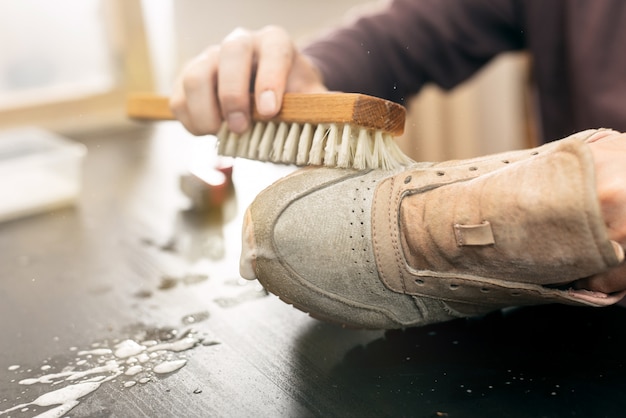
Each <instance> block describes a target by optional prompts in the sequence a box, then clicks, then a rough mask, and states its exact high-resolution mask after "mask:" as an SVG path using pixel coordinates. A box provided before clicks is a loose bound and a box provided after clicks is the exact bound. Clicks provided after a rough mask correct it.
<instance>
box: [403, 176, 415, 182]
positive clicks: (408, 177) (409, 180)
mask: <svg viewBox="0 0 626 418" xmlns="http://www.w3.org/2000/svg"><path fill="white" fill-rule="evenodd" d="M411 180H413V177H411V176H406V177H405V178H404V184H409V183H410V182H411Z"/></svg>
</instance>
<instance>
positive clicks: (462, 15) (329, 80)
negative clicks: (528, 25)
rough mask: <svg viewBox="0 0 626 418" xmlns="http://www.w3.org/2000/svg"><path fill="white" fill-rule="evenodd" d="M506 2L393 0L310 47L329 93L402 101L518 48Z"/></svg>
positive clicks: (454, 82) (512, 10)
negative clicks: (347, 92)
mask: <svg viewBox="0 0 626 418" xmlns="http://www.w3.org/2000/svg"><path fill="white" fill-rule="evenodd" d="M515 4H516V3H515V2H514V1H512V0H498V1H495V2H494V1H487V0H466V1H464V2H458V1H454V0H417V1H416V0H412V1H411V0H395V1H393V2H390V3H389V5H388V6H387V7H386V8H384V9H382V10H381V11H379V12H377V13H375V14H371V15H367V16H363V17H361V18H360V19H358V20H357V21H356V22H354V23H353V24H352V25H350V26H346V27H343V28H339V29H337V30H336V31H334V32H332V33H330V34H329V35H327V36H325V37H324V38H322V39H320V40H318V41H316V42H314V43H312V44H310V45H309V46H307V47H306V48H305V49H304V53H305V54H306V55H307V56H309V58H310V59H311V60H312V61H313V62H314V63H315V64H316V65H317V67H318V68H319V69H320V71H321V73H322V74H323V78H324V83H325V84H326V86H327V87H328V88H329V89H331V90H338V91H350V92H361V93H367V94H371V95H374V96H379V97H384V98H387V99H390V100H393V101H396V102H400V103H402V102H403V101H405V100H406V99H407V98H408V97H410V96H412V95H414V94H415V93H417V92H418V91H419V90H420V88H421V87H422V86H423V85H424V84H426V83H429V82H433V83H436V84H438V85H440V86H441V87H443V88H446V89H449V88H452V87H454V86H456V85H457V84H459V83H461V82H462V81H464V80H465V79H467V78H468V77H469V76H471V75H472V74H473V73H474V72H475V71H477V70H478V69H479V68H480V67H481V66H482V65H483V64H484V63H486V62H487V61H489V60H490V59H491V58H493V57H494V56H495V55H497V54H498V53H500V52H502V51H505V50H512V49H519V48H521V47H522V46H523V39H522V35H521V33H520V31H519V30H518V29H519V25H520V23H519V22H518V20H517V19H518V18H519V17H518V16H519V13H517V12H518V11H517V10H515Z"/></svg>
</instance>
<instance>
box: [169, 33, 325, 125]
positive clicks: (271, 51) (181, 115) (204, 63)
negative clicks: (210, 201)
mask: <svg viewBox="0 0 626 418" xmlns="http://www.w3.org/2000/svg"><path fill="white" fill-rule="evenodd" d="M252 85H254V100H255V105H256V108H257V112H258V113H259V114H260V115H261V116H263V117H265V118H268V119H269V118H271V117H273V116H275V115H276V114H277V113H278V112H279V110H280V108H281V106H282V97H283V94H284V93H285V91H293V92H320V91H325V90H326V89H325V87H324V85H323V82H322V79H321V76H320V74H319V71H318V70H317V68H316V67H315V65H314V64H313V63H312V62H311V61H310V60H308V59H306V57H304V56H303V55H302V54H300V53H299V52H298V50H297V49H296V47H295V45H294V43H293V41H292V40H291V38H290V37H289V35H288V33H287V32H286V31H285V30H283V29H281V28H278V27H275V26H268V27H266V28H263V29H261V30H259V31H257V32H251V31H248V30H244V29H236V30H235V31H233V32H232V33H231V34H230V35H228V36H227V37H226V38H225V39H224V40H223V41H222V43H221V44H220V45H216V46H212V47H210V48H208V49H207V50H206V51H205V52H204V53H203V54H201V55H200V56H198V57H197V58H195V59H194V60H192V61H191V62H190V63H189V64H188V65H187V66H186V67H185V69H184V70H183V72H182V73H181V75H180V77H179V79H178V80H177V82H176V83H175V86H174V91H173V93H172V96H171V99H170V108H171V109H172V112H173V113H174V115H175V116H176V118H177V119H179V120H180V121H181V122H182V123H183V125H184V126H185V127H186V128H187V129H188V130H189V131H190V132H192V133H194V134H196V135H204V134H214V133H216V132H217V131H218V130H219V128H220V126H221V124H222V122H223V121H224V120H226V121H227V123H228V127H229V129H230V130H231V131H233V132H235V133H242V132H244V131H245V130H247V129H248V128H249V127H250V125H251V115H250V113H251V112H250V110H251V103H250V102H251V100H252V98H251V92H250V88H251V86H252Z"/></svg>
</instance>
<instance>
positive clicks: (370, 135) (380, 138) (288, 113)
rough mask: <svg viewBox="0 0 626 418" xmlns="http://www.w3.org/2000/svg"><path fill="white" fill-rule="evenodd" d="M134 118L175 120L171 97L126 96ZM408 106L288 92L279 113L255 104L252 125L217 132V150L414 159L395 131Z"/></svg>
mask: <svg viewBox="0 0 626 418" xmlns="http://www.w3.org/2000/svg"><path fill="white" fill-rule="evenodd" d="M127 114H128V116H130V117H131V118H134V119H151V120H173V119H175V118H174V115H173V114H172V112H171V111H170V109H169V99H168V98H167V97H163V96H158V95H154V94H149V93H146V94H144V93H141V94H133V95H131V96H130V97H129V98H128V102H127ZM405 115H406V110H405V108H404V107H402V106H401V105H399V104H397V103H393V102H390V101H388V100H383V99H379V98H376V97H372V96H367V95H364V94H356V93H322V94H296V93H286V94H285V95H284V97H283V105H282V107H281V110H280V112H279V113H278V115H277V116H276V117H274V118H272V119H271V120H263V118H261V117H260V115H259V114H258V112H257V111H256V109H255V108H254V106H253V107H252V118H253V120H254V123H253V124H252V126H251V128H250V129H248V130H247V131H246V132H244V133H242V134H235V133H233V132H230V131H229V129H228V126H227V125H226V123H223V124H222V127H221V129H220V131H219V132H218V133H217V139H218V154H220V155H223V156H229V157H243V158H248V159H251V160H259V161H270V162H273V163H282V164H295V165H299V166H305V165H317V166H321V165H323V166H327V167H339V168H354V169H357V170H365V169H372V168H374V169H378V168H380V169H384V170H392V169H394V168H396V167H400V166H404V165H407V164H409V163H411V162H412V160H411V159H410V158H409V157H407V156H406V155H405V154H404V153H403V152H402V151H401V150H400V148H399V147H398V145H397V143H396V142H395V140H394V136H398V135H401V134H402V132H403V130H404V120H405Z"/></svg>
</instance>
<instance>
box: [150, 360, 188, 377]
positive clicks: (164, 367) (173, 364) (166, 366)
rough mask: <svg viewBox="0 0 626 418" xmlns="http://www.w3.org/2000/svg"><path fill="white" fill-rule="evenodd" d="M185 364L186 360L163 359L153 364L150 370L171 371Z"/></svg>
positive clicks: (159, 372) (157, 371)
mask: <svg viewBox="0 0 626 418" xmlns="http://www.w3.org/2000/svg"><path fill="white" fill-rule="evenodd" d="M185 364H187V360H171V361H164V362H163V363H160V364H157V365H156V366H154V368H153V369H152V370H153V371H154V372H155V373H158V374H164V373H172V372H175V371H176V370H178V369H180V368H181V367H183V366H184V365H185Z"/></svg>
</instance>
